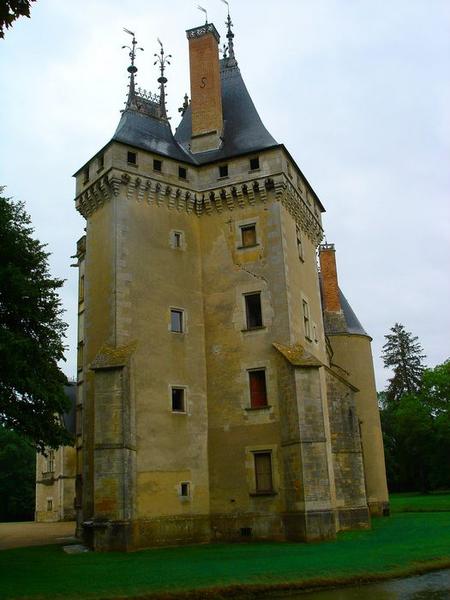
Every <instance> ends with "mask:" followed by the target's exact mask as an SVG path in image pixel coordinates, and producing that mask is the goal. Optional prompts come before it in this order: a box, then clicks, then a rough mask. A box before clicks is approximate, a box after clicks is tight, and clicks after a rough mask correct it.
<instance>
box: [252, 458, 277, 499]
mask: <svg viewBox="0 0 450 600" xmlns="http://www.w3.org/2000/svg"><path fill="white" fill-rule="evenodd" d="M254 458H255V483H256V491H257V492H272V491H273V483H272V455H271V453H270V452H257V453H256V452H255V454H254Z"/></svg>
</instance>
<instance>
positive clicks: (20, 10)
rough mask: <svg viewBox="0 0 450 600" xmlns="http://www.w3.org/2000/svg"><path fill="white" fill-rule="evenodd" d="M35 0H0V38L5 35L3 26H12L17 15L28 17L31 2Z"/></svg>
mask: <svg viewBox="0 0 450 600" xmlns="http://www.w3.org/2000/svg"><path fill="white" fill-rule="evenodd" d="M35 1H36V0H2V2H0V38H3V37H5V33H4V28H6V29H8V28H9V27H11V26H12V24H13V21H15V20H16V19H18V18H19V17H29V16H30V8H31V3H32V2H35Z"/></svg>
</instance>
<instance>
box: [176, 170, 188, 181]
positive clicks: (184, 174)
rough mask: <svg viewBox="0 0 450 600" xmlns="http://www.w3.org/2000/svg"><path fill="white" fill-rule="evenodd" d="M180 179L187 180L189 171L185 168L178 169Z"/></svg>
mask: <svg viewBox="0 0 450 600" xmlns="http://www.w3.org/2000/svg"><path fill="white" fill-rule="evenodd" d="M178 177H179V178H180V179H187V169H186V168H185V167H178Z"/></svg>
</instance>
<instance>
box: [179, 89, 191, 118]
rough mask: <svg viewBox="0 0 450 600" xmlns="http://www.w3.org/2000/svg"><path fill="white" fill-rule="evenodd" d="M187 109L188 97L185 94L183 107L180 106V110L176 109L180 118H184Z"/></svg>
mask: <svg viewBox="0 0 450 600" xmlns="http://www.w3.org/2000/svg"><path fill="white" fill-rule="evenodd" d="M188 108H189V96H188V95H187V94H185V95H184V102H183V105H182V106H180V108H179V109H178V112H179V113H181V116H182V117H183V116H184V113H185V112H186V111H187V109H188Z"/></svg>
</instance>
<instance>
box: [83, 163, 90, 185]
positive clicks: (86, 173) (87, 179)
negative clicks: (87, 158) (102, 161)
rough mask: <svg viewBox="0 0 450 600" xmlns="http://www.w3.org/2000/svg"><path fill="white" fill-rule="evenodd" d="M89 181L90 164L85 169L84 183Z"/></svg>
mask: <svg viewBox="0 0 450 600" xmlns="http://www.w3.org/2000/svg"><path fill="white" fill-rule="evenodd" d="M88 181H89V165H88V166H87V167H84V169H83V183H87V182H88Z"/></svg>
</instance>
